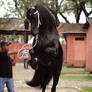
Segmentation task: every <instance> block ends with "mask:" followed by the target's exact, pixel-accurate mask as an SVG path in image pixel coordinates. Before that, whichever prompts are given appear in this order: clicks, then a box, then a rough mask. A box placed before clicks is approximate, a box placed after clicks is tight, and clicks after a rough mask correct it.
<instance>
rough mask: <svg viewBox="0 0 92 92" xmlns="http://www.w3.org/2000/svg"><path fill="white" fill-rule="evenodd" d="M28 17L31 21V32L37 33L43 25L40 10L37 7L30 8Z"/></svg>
mask: <svg viewBox="0 0 92 92" xmlns="http://www.w3.org/2000/svg"><path fill="white" fill-rule="evenodd" d="M27 19H28V20H29V22H30V23H31V34H32V35H33V36H35V35H37V34H38V33H39V26H40V25H41V23H40V18H39V11H38V10H36V9H35V7H32V8H30V9H28V11H27Z"/></svg>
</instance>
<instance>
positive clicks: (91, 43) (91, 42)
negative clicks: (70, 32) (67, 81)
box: [86, 26, 92, 72]
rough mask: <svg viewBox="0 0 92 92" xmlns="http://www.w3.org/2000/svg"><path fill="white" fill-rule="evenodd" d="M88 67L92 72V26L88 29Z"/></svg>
mask: <svg viewBox="0 0 92 92" xmlns="http://www.w3.org/2000/svg"><path fill="white" fill-rule="evenodd" d="M86 68H87V69H88V70H89V71H90V72H92V26H89V28H88V31H87V54H86Z"/></svg>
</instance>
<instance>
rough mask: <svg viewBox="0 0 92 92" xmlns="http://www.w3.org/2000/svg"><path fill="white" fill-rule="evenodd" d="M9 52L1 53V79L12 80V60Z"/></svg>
mask: <svg viewBox="0 0 92 92" xmlns="http://www.w3.org/2000/svg"><path fill="white" fill-rule="evenodd" d="M7 53H8V52H7V51H6V50H5V51H1V52H0V77H4V78H12V59H11V58H10V56H8V54H7Z"/></svg>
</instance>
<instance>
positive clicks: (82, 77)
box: [60, 75, 92, 80]
mask: <svg viewBox="0 0 92 92" xmlns="http://www.w3.org/2000/svg"><path fill="white" fill-rule="evenodd" d="M60 79H74V80H92V75H77V76H75V75H61V76H60Z"/></svg>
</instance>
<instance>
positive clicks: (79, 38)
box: [75, 37, 84, 41]
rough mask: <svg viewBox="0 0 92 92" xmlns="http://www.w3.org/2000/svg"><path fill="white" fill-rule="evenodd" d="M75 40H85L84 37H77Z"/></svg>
mask: <svg viewBox="0 0 92 92" xmlns="http://www.w3.org/2000/svg"><path fill="white" fill-rule="evenodd" d="M75 40H81V41H83V40H84V37H75Z"/></svg>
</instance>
